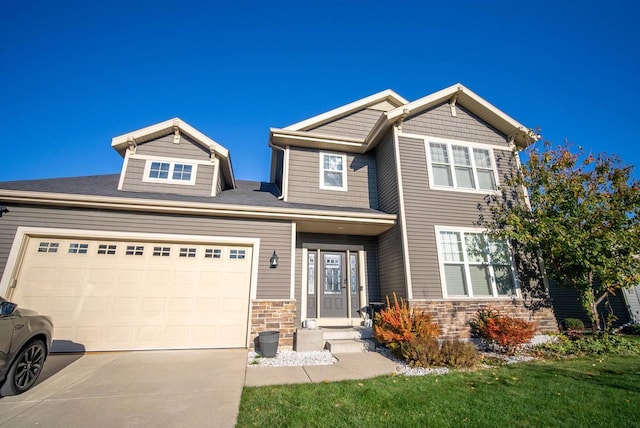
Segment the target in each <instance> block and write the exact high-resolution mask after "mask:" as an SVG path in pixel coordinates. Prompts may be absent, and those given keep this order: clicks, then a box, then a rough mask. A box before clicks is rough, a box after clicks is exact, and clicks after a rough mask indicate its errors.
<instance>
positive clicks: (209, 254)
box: [204, 248, 222, 259]
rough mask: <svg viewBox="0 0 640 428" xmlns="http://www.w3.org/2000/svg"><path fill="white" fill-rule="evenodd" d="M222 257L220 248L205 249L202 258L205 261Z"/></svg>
mask: <svg viewBox="0 0 640 428" xmlns="http://www.w3.org/2000/svg"><path fill="white" fill-rule="evenodd" d="M221 257H222V249H221V248H206V249H205V250H204V258H205V259H219V258H221Z"/></svg>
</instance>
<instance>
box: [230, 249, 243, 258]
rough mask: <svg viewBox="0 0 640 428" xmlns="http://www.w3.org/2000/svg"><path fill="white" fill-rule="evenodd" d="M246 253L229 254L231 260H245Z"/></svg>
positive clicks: (240, 251) (231, 252)
mask: <svg viewBox="0 0 640 428" xmlns="http://www.w3.org/2000/svg"><path fill="white" fill-rule="evenodd" d="M244 257H245V251H244V250H231V251H230V252H229V258H230V259H237V260H244Z"/></svg>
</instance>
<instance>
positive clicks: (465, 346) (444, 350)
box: [400, 337, 480, 368]
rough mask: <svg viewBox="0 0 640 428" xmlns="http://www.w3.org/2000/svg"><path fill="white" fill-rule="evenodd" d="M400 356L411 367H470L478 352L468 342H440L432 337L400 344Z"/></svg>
mask: <svg viewBox="0 0 640 428" xmlns="http://www.w3.org/2000/svg"><path fill="white" fill-rule="evenodd" d="M400 348H401V350H402V357H403V358H404V359H405V360H406V361H407V363H408V364H409V365H410V366H411V367H433V366H443V365H445V366H449V367H453V368H470V367H473V366H475V365H476V363H477V362H478V360H479V359H480V354H479V353H478V350H477V349H476V347H475V346H473V344H472V343H469V342H462V341H459V340H445V341H443V342H442V343H441V344H440V343H438V340H437V339H436V338H433V337H422V338H416V339H413V340H412V341H409V342H406V343H403V344H402V345H401V346H400Z"/></svg>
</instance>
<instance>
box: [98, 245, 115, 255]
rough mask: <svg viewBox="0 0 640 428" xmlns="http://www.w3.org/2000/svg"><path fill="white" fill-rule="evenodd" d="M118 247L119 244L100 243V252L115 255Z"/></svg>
mask: <svg viewBox="0 0 640 428" xmlns="http://www.w3.org/2000/svg"><path fill="white" fill-rule="evenodd" d="M116 248H117V246H116V245H113V244H100V245H98V254H109V255H115V254H116Z"/></svg>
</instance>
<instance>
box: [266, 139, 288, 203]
mask: <svg viewBox="0 0 640 428" xmlns="http://www.w3.org/2000/svg"><path fill="white" fill-rule="evenodd" d="M269 147H270V148H272V149H275V150H280V151H281V152H282V189H280V196H278V200H280V201H281V200H283V199H284V196H285V195H286V194H287V192H286V189H287V180H288V179H289V174H288V173H287V168H286V166H287V165H286V164H287V150H286V149H285V148H283V147H280V146H276V145H274V144H273V143H272V142H271V141H269Z"/></svg>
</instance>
